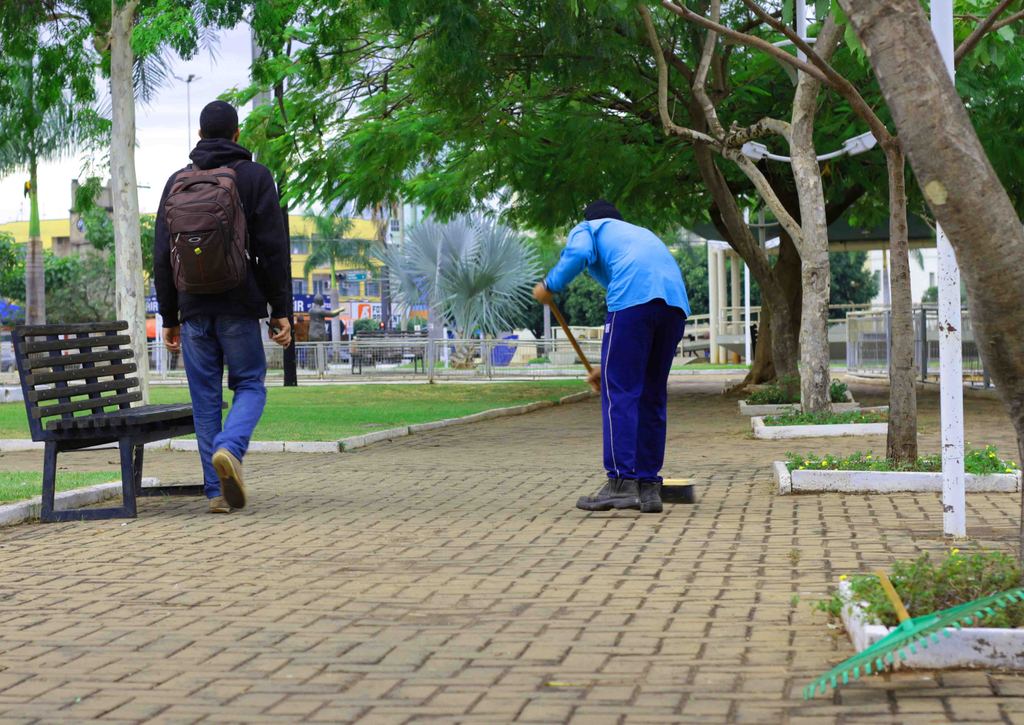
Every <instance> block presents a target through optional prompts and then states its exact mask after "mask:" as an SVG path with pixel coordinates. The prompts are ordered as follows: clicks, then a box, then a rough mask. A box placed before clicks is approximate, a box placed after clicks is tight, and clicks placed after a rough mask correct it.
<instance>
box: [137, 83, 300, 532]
mask: <svg viewBox="0 0 1024 725" xmlns="http://www.w3.org/2000/svg"><path fill="white" fill-rule="evenodd" d="M238 135H239V128H238V112H237V111H236V110H235V109H234V107H232V106H231V105H230V104H227V103H225V102H223V101H214V102H213V103H210V104H208V105H207V106H206V107H205V108H204V109H203V111H202V113H201V114H200V116H199V137H200V141H199V143H198V144H196V147H195V149H193V151H192V153H191V154H190V156H189V158H191V159H192V163H191V164H190V165H189V166H187V167H185V168H184V169H181V170H179V171H176V172H175V173H174V174H172V175H171V178H170V179H168V181H167V184H166V185H165V186H164V191H163V195H162V197H161V199H160V208H159V211H158V213H157V220H156V239H155V246H154V265H153V266H154V270H153V279H154V282H155V284H156V294H157V300H158V302H159V306H160V314H161V315H162V316H163V320H164V331H163V338H164V344H165V345H166V346H167V349H168V350H170V351H171V352H172V353H176V352H178V351H179V350H181V351H182V353H183V355H184V359H185V373H186V376H187V377H188V387H189V393H190V394H191V397H192V409H193V417H194V419H195V424H196V438H197V439H198V442H199V458H200V461H201V463H202V468H203V483H204V488H205V492H206V497H207V498H208V499H209V507H210V512H211V513H230V511H231V509H233V508H243V507H244V506H245V502H246V494H245V485H244V483H243V476H242V459H243V457H244V456H245V452H246V450H248V447H249V439H250V438H251V437H252V432H253V429H254V428H255V427H256V424H257V423H258V422H259V420H260V416H261V415H262V413H263V407H264V405H265V404H266V399H267V391H266V387H265V386H264V380H265V378H266V372H267V361H266V357H265V355H264V352H263V333H262V331H261V329H260V320H261V319H263V318H265V317H268V314H269V317H270V322H269V323H268V324H269V333H268V335H269V337H270V339H271V340H273V341H274V342H276V343H277V344H278V345H281V346H282V347H288V345H289V344H291V326H290V325H289V323H288V300H289V290H290V287H291V259H290V249H289V246H288V238H287V234H286V232H285V227H284V216H283V213H282V211H281V204H280V200H279V198H278V193H277V187H276V185H275V184H274V179H273V177H272V176H271V174H270V171H269V170H268V169H267V168H266V167H265V166H262V165H260V164H257V163H255V162H254V161H253V160H252V154H251V153H250V152H249V151H248V150H246V149H245V148H243V147H242V146H239V145H238ZM268 306H269V313H268ZM225 365H226V366H227V369H228V388H230V389H231V390H232V392H234V399H233V400H232V404H231V410H230V412H229V413H228V415H227V419H226V420H224V423H223V426H222V425H221V408H222V401H223V397H224V391H223V388H222V379H223V376H224V366H225Z"/></svg>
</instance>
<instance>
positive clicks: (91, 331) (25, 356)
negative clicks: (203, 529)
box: [12, 321, 203, 521]
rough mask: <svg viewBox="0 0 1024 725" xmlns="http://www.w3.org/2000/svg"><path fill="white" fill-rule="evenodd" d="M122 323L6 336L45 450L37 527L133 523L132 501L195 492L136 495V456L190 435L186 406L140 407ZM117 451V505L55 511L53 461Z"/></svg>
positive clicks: (31, 329) (31, 422)
mask: <svg viewBox="0 0 1024 725" xmlns="http://www.w3.org/2000/svg"><path fill="white" fill-rule="evenodd" d="M126 329H128V323H127V322H123V321H122V322H90V323H85V324H74V325H22V326H19V327H15V328H14V331H13V335H12V341H13V343H14V358H15V362H16V364H17V367H18V376H19V377H20V378H21V389H22V392H23V394H24V398H25V410H26V412H27V413H28V426H29V429H30V430H31V432H32V440H34V441H41V442H43V443H44V444H45V449H44V450H45V452H44V456H43V503H42V512H41V513H40V516H39V518H40V519H42V520H43V521H81V520H85V519H109V518H116V517H127V518H134V517H135V515H136V505H135V499H136V497H138V496H159V495H167V494H169V493H172V494H201V493H202V491H203V487H202V486H201V485H195V486H159V487H148V486H147V487H146V488H142V455H143V451H144V446H145V444H146V443H149V442H151V441H157V440H162V439H165V438H171V437H174V436H182V435H188V434H190V433H194V432H195V426H194V424H193V422H192V406H191V404H189V403H180V404H173V405H142V406H137V407H134V408H133V407H131V405H132V403H137V402H139V401H141V400H142V393H141V392H140V391H139V390H136V388H138V387H139V380H138V378H137V377H133V376H132V373H134V372H136V371H137V369H138V368H137V365H136V364H135V363H134V362H132V357H133V355H134V353H133V352H132V350H131V349H130V348H128V347H126V346H127V345H128V344H129V343H130V341H131V338H129V337H128V335H124V334H119V333H121V332H123V331H124V330H126ZM107 443H117V444H118V449H119V450H120V454H121V491H122V496H123V500H122V505H121V506H118V507H115V508H88V509H75V510H67V511H55V510H54V508H53V499H54V484H55V481H56V475H57V454H58V453H62V452H65V451H75V450H80V449H83V448H92V447H94V446H98V445H104V444H107Z"/></svg>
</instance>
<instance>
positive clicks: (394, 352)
mask: <svg viewBox="0 0 1024 725" xmlns="http://www.w3.org/2000/svg"><path fill="white" fill-rule="evenodd" d="M410 340H416V341H417V342H419V343H420V344H417V345H410V344H408V341H410ZM361 342H362V343H369V344H367V345H363V346H361V345H360V343H361ZM395 342H398V343H400V344H398V345H395V344H388V345H386V346H385V345H381V344H380V343H395ZM426 342H427V337H426V335H422V334H418V333H408V332H360V333H357V334H356V335H354V336H353V337H352V341H351V342H350V343H349V357H350V360H351V365H352V374H353V375H362V373H363V365H364V364H366V365H372V366H376V365H377V363H380V362H384V363H402V362H403V361H405V360H412V371H413V373H414V374H415V373H417V372H420V368H422V369H423V372H426V369H427V368H426V364H425V363H424V347H425V345H426ZM357 367H358V368H359V369H358V371H357V370H356V368H357Z"/></svg>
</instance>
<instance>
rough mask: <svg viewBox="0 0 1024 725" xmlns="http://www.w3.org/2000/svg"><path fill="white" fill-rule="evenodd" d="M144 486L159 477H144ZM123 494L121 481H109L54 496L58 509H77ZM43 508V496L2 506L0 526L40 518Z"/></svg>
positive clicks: (148, 485) (150, 484)
mask: <svg viewBox="0 0 1024 725" xmlns="http://www.w3.org/2000/svg"><path fill="white" fill-rule="evenodd" d="M142 485H143V487H150V486H159V485H160V479H159V478H148V477H147V478H143V479H142ZM120 495H121V482H120V481H110V482H108V483H97V484H96V485H94V486H85V487H84V488H76V489H73V490H71V491H60V492H58V493H57V494H56V495H55V496H54V497H53V505H54V507H55V508H58V509H76V508H81V507H82V506H89V505H90V504H94V503H99V502H100V501H105V500H107V499H109V498H117V497H119V496H120ZM42 508H43V497H42V496H36V497H35V498H30V499H26V500H24V501H15V502H14V503H9V504H3V505H2V506H0V526H12V525H14V524H20V523H22V522H23V521H29V520H30V519H38V518H39V512H40V511H41V510H42Z"/></svg>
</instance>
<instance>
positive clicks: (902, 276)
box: [885, 147, 917, 462]
mask: <svg viewBox="0 0 1024 725" xmlns="http://www.w3.org/2000/svg"><path fill="white" fill-rule="evenodd" d="M885 161H886V166H887V168H888V171H889V250H890V254H889V257H890V263H891V264H890V269H889V289H890V299H891V300H892V310H891V312H890V326H891V334H890V335H889V339H890V340H891V350H890V353H889V435H888V440H887V442H886V456H887V457H889V458H890V459H892V460H893V461H897V462H903V461H911V462H912V461H916V460H917V388H916V387H915V386H916V382H915V380H916V377H917V376H916V375H915V371H914V340H915V338H914V317H913V308H914V301H913V298H912V296H911V292H910V247H909V244H908V241H907V185H906V179H905V177H904V165H905V162H904V159H903V152H902V151H901V150H900V149H899V148H897V147H894V148H891V149H886V154H885Z"/></svg>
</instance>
